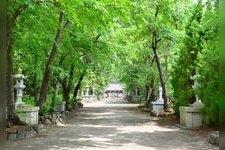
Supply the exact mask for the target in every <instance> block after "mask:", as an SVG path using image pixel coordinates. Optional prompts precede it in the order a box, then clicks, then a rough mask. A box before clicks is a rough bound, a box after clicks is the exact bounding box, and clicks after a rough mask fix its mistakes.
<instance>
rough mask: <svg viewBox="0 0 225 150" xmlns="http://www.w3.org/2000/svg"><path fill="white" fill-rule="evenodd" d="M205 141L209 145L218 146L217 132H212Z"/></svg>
mask: <svg viewBox="0 0 225 150" xmlns="http://www.w3.org/2000/svg"><path fill="white" fill-rule="evenodd" d="M207 140H208V142H209V143H211V144H213V145H216V146H219V141H220V139H219V131H212V132H210V133H209V135H208V137H207Z"/></svg>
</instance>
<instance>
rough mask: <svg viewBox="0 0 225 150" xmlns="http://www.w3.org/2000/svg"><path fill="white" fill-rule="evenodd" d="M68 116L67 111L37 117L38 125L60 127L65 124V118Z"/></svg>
mask: <svg viewBox="0 0 225 150" xmlns="http://www.w3.org/2000/svg"><path fill="white" fill-rule="evenodd" d="M68 116H69V112H68V111H64V112H53V113H48V114H44V115H40V116H39V124H44V125H60V124H65V122H66V119H67V117H68Z"/></svg>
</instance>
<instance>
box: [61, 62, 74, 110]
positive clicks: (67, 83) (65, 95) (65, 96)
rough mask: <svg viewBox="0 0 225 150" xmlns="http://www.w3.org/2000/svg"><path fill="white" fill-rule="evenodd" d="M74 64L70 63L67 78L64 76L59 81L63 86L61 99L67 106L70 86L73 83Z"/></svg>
mask: <svg viewBox="0 0 225 150" xmlns="http://www.w3.org/2000/svg"><path fill="white" fill-rule="evenodd" d="M74 67H75V66H74V64H71V66H70V74H69V80H68V78H67V77H66V78H64V79H63V81H60V83H61V84H62V87H63V101H65V102H66V106H67V108H68V105H69V100H70V91H71V88H72V83H73V76H74Z"/></svg>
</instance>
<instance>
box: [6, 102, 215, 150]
mask: <svg viewBox="0 0 225 150" xmlns="http://www.w3.org/2000/svg"><path fill="white" fill-rule="evenodd" d="M118 102H119V103H120V104H118ZM206 136H207V135H205V134H200V135H198V134H195V132H193V131H188V130H182V129H180V128H178V127H176V126H175V124H174V123H172V122H167V120H165V119H164V120H163V119H159V118H157V117H151V116H150V115H149V114H148V113H143V112H141V111H139V110H138V109H137V105H136V104H126V102H125V101H121V100H111V101H106V102H101V103H100V102H99V103H94V104H87V105H85V107H84V108H83V110H82V111H80V112H74V113H71V114H70V117H69V120H68V122H67V124H65V125H63V126H58V127H54V128H47V129H43V131H42V133H41V136H39V137H37V138H33V139H28V140H20V141H8V142H7V143H6V146H7V149H8V150H218V149H219V148H218V147H214V146H212V145H210V144H208V143H207V142H206Z"/></svg>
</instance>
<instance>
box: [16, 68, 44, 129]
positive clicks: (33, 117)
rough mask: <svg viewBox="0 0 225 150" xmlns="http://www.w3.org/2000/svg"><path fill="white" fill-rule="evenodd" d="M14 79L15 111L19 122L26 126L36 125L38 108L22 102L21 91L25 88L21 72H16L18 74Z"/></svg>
mask: <svg viewBox="0 0 225 150" xmlns="http://www.w3.org/2000/svg"><path fill="white" fill-rule="evenodd" d="M14 77H15V78H16V85H15V86H14V87H15V89H16V91H17V95H16V96H17V97H16V103H15V107H16V109H15V111H16V114H17V115H18V117H19V118H20V120H21V121H24V122H26V123H27V124H32V125H34V124H38V114H39V109H40V108H39V107H36V106H29V105H26V104H25V103H24V102H23V101H22V96H23V89H24V88H25V85H24V79H25V76H24V75H23V74H22V70H21V69H19V70H18V74H16V75H15V76H14Z"/></svg>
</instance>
